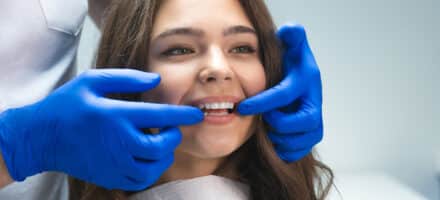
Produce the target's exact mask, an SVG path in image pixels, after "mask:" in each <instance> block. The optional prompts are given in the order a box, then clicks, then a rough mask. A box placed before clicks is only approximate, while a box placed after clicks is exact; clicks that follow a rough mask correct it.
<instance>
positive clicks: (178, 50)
mask: <svg viewBox="0 0 440 200" xmlns="http://www.w3.org/2000/svg"><path fill="white" fill-rule="evenodd" d="M190 53H194V50H192V49H188V48H181V47H178V48H172V49H168V50H166V51H165V52H163V53H161V54H162V55H164V56H181V55H185V54H190Z"/></svg>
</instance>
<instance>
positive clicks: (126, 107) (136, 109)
mask: <svg viewBox="0 0 440 200" xmlns="http://www.w3.org/2000/svg"><path fill="white" fill-rule="evenodd" d="M105 107H107V108H108V109H110V110H111V112H112V113H114V114H116V115H119V116H121V117H123V118H125V119H126V120H128V121H129V122H130V123H132V124H133V125H134V126H136V127H138V128H162V127H171V126H181V125H191V124H196V123H199V122H201V121H202V120H203V116H204V115H203V112H202V111H201V110H200V109H199V108H196V107H192V106H183V105H169V104H158V103H148V102H129V101H121V100H114V99H106V100H105Z"/></svg>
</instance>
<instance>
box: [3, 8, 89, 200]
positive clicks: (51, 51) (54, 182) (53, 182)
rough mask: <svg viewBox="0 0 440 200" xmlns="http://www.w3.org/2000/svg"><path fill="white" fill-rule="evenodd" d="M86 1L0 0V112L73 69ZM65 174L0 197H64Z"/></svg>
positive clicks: (31, 181) (29, 99)
mask: <svg viewBox="0 0 440 200" xmlns="http://www.w3.org/2000/svg"><path fill="white" fill-rule="evenodd" d="M86 15H87V0H0V112H1V111H2V110H5V109H6V108H10V107H19V106H23V105H26V104H30V103H33V102H36V101H37V100H39V99H41V98H43V97H45V96H46V95H47V94H49V93H50V91H51V90H53V89H54V88H55V87H56V86H58V85H60V84H61V83H62V82H64V81H65V80H67V79H69V78H71V77H72V76H73V75H74V73H75V70H74V64H75V57H76V51H77V49H78V43H79V35H80V32H81V27H82V24H83V22H84V19H85V16H86ZM66 198H67V182H66V176H65V175H61V174H58V173H43V174H40V175H36V176H33V177H29V178H27V179H26V180H25V181H24V182H18V183H13V184H11V185H9V186H7V187H5V188H3V189H1V190H0V199H2V200H3V199H46V200H50V199H57V200H58V199H66Z"/></svg>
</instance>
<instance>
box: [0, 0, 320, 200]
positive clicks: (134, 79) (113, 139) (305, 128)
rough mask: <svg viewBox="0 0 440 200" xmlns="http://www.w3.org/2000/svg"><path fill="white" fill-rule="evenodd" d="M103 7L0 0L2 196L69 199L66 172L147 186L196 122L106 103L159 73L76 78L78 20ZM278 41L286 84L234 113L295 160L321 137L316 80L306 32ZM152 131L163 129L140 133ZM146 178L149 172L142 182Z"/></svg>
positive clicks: (178, 113)
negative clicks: (256, 124)
mask: <svg viewBox="0 0 440 200" xmlns="http://www.w3.org/2000/svg"><path fill="white" fill-rule="evenodd" d="M109 3H110V0H89V1H88V2H87V1H86V0H63V1H62V0H29V1H26V2H23V1H1V2H0V199H67V196H68V191H67V179H66V175H64V174H63V173H66V174H69V175H71V176H74V177H77V178H79V179H82V180H85V181H88V182H91V183H94V184H97V185H100V186H102V187H106V188H109V189H116V188H117V189H123V190H141V189H144V188H146V187H148V186H150V185H151V184H153V183H154V182H155V181H156V180H157V179H158V178H159V176H160V175H161V174H162V173H163V172H164V171H165V170H166V169H167V168H168V167H169V166H170V165H171V163H172V162H173V154H172V153H173V151H174V149H175V148H176V147H177V146H178V145H179V143H180V140H181V135H180V132H179V130H178V129H177V128H175V127H177V126H179V125H190V124H195V123H198V122H201V121H202V120H203V113H202V112H201V111H200V110H199V109H196V108H193V107H187V106H171V105H160V104H152V103H146V102H128V101H119V100H113V99H110V98H107V97H106V95H107V94H110V93H120V92H127V93H132V92H143V91H146V90H149V89H152V88H154V87H156V86H157V85H158V84H159V82H160V77H159V76H158V75H157V74H151V73H145V72H140V71H135V70H118V69H112V70H89V71H87V72H85V73H83V74H81V75H79V76H78V77H76V78H73V77H74V74H75V70H74V69H75V68H74V66H75V56H76V52H77V48H78V43H79V38H80V35H81V27H82V24H83V22H84V19H85V16H86V15H87V13H89V15H90V16H91V17H92V18H93V19H94V21H95V22H96V23H97V24H99V22H100V20H101V19H100V18H101V16H102V15H103V13H104V10H105V7H106V6H108V5H109ZM278 34H279V35H278V36H279V38H280V40H281V41H282V42H283V44H284V45H285V47H286V51H285V56H284V60H283V61H284V72H285V77H284V79H283V80H282V81H281V82H280V83H279V84H278V85H277V86H275V87H273V88H271V89H269V90H267V91H265V92H263V93H261V94H259V95H257V96H255V97H252V98H250V99H247V100H245V101H243V102H242V103H241V104H240V105H239V107H238V111H239V112H240V113H241V114H243V115H249V114H256V113H263V116H264V119H265V120H266V121H267V122H268V123H269V124H270V125H271V126H272V127H273V132H270V133H268V134H269V137H270V139H271V140H272V142H273V143H274V145H275V146H276V149H277V153H278V155H279V156H280V158H282V159H283V160H284V161H286V162H294V161H296V160H299V159H301V158H302V157H304V156H305V155H307V154H308V153H310V151H311V149H312V148H313V147H314V146H315V145H316V144H317V143H319V142H320V141H321V139H322V137H323V122H322V86H321V77H320V72H319V69H318V66H317V64H316V62H315V59H314V57H313V54H312V52H311V50H310V48H309V45H308V42H307V39H306V35H305V31H304V29H303V28H302V27H301V26H284V27H282V28H281V29H280V30H279V32H278ZM72 78H73V79H72ZM67 80H70V81H68V82H67ZM280 108H287V109H286V110H289V112H286V111H284V112H281V111H280ZM150 127H155V128H157V127H162V129H161V131H162V132H160V133H159V134H157V135H144V134H142V132H141V131H140V130H139V129H141V128H150ZM128 145H130V146H132V147H135V148H130V149H131V150H132V151H128V150H127V148H126V147H127V146H128ZM133 149H135V151H133ZM139 166H143V167H142V168H140V167H139ZM103 169H105V170H103ZM43 172H44V173H43ZM58 172H62V173H58ZM145 172H148V174H154V175H153V176H151V177H142V180H139V177H141V176H140V174H145ZM134 177H136V179H134Z"/></svg>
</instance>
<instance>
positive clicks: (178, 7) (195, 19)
mask: <svg viewBox="0 0 440 200" xmlns="http://www.w3.org/2000/svg"><path fill="white" fill-rule="evenodd" d="M236 25H242V26H248V27H252V23H251V22H250V21H249V19H248V17H247V16H246V13H245V12H244V10H243V8H242V7H241V5H240V3H239V1H238V0H166V1H163V3H162V5H161V8H160V9H159V11H158V13H157V15H156V19H155V22H154V27H153V35H152V36H153V37H154V36H157V35H158V34H160V33H161V32H163V31H164V30H168V29H172V28H177V27H185V26H187V27H196V28H201V29H203V30H205V31H216V30H223V29H224V28H227V27H230V26H236Z"/></svg>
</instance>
